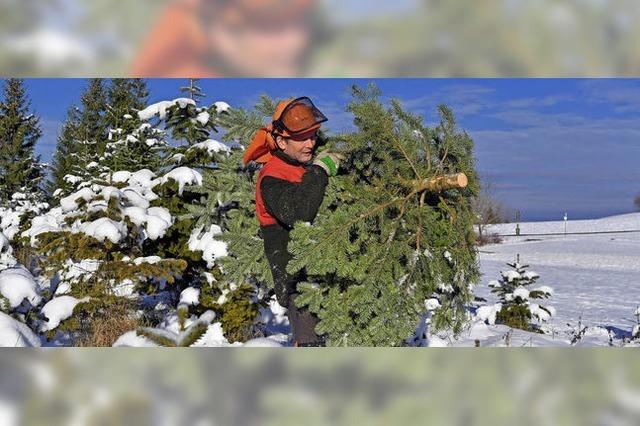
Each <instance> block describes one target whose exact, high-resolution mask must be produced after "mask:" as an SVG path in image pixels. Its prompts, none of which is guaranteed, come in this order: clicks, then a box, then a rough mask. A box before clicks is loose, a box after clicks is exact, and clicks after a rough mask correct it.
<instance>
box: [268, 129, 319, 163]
mask: <svg viewBox="0 0 640 426" xmlns="http://www.w3.org/2000/svg"><path fill="white" fill-rule="evenodd" d="M317 140H318V131H317V130H311V131H309V132H306V133H302V134H300V135H296V136H295V137H292V138H283V137H282V136H278V137H277V139H276V141H277V143H278V147H279V148H280V149H281V150H282V151H283V152H284V153H285V154H287V155H288V156H289V157H290V158H292V159H294V160H296V161H298V162H300V163H308V162H309V161H311V159H312V158H313V149H314V148H315V146H316V142H317Z"/></svg>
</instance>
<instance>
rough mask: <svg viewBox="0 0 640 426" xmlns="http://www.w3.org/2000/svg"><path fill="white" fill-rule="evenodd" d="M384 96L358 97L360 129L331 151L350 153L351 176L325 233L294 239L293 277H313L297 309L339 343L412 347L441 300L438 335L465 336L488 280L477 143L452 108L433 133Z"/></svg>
mask: <svg viewBox="0 0 640 426" xmlns="http://www.w3.org/2000/svg"><path fill="white" fill-rule="evenodd" d="M379 98H380V92H379V91H378V90H377V89H376V88H375V87H374V86H370V87H368V88H367V89H360V88H358V87H354V88H353V100H352V102H351V103H350V104H349V106H348V108H347V109H348V111H349V112H351V113H353V115H354V124H355V126H356V128H357V130H356V131H355V132H353V133H349V134H346V135H344V136H343V137H341V138H334V139H331V140H330V141H329V146H328V148H329V149H331V150H333V151H340V152H341V153H343V154H344V156H345V161H344V162H343V164H341V170H342V171H343V172H342V174H339V175H338V176H337V177H334V178H331V179H330V181H329V186H328V187H327V192H326V196H325V200H324V202H323V205H322V207H321V210H320V212H319V213H318V216H317V217H316V220H315V222H314V224H313V226H310V225H309V224H308V223H298V224H297V225H296V227H295V229H294V230H293V231H292V232H291V241H290V243H289V251H290V252H291V254H292V255H293V259H292V260H291V262H290V263H289V266H288V272H289V273H291V274H296V273H301V272H303V273H304V274H303V276H304V275H306V277H307V279H306V280H305V281H304V282H301V283H299V284H298V291H299V293H300V295H299V296H298V297H297V299H296V303H297V304H298V305H299V306H308V308H309V310H310V311H312V312H314V313H316V314H317V315H318V317H319V318H320V322H319V324H318V326H317V328H316V330H317V332H318V333H321V334H323V335H324V336H325V338H326V339H327V343H328V344H329V345H348V346H398V345H402V344H403V342H404V341H405V340H406V339H407V338H409V337H410V336H411V335H412V333H413V332H414V330H415V327H416V326H417V325H418V323H419V320H420V318H421V315H422V314H423V313H424V311H425V301H426V300H427V299H430V298H433V297H436V298H437V299H438V300H439V303H440V307H439V308H438V309H437V310H436V311H435V312H434V316H433V325H434V327H435V328H436V329H439V328H445V327H451V328H453V330H454V331H455V332H458V331H459V330H460V327H461V325H462V324H463V323H464V321H465V319H466V313H465V308H464V307H465V304H466V303H467V302H469V301H470V299H471V298H472V293H471V285H472V284H473V283H475V282H476V281H477V278H478V265H477V262H476V252H475V248H474V242H475V237H474V234H473V229H472V225H473V220H474V216H473V213H472V210H471V200H472V198H473V197H474V196H475V195H476V194H477V191H478V179H477V174H476V170H475V164H474V160H473V141H472V140H471V138H470V137H469V136H468V135H467V134H466V133H465V132H461V131H459V130H458V129H457V127H456V123H455V119H454V117H453V113H452V112H451V110H450V109H449V108H448V107H446V106H440V107H439V113H440V123H439V124H438V126H436V127H435V128H428V127H426V126H424V124H423V123H422V120H421V118H419V117H418V116H415V115H413V114H411V113H408V112H406V111H404V110H403V109H402V107H401V106H400V104H399V103H398V102H396V101H394V102H392V105H391V107H390V108H388V109H387V108H385V106H384V105H383V104H382V102H381V101H380V99H379ZM458 173H462V174H464V177H466V178H467V179H464V178H463V177H460V176H459V175H456V174H458ZM445 175H455V176H449V177H446V178H443V177H442V176H445ZM458 178H460V179H461V180H460V181H457V179H458ZM447 180H453V182H449V184H447ZM465 180H466V182H465Z"/></svg>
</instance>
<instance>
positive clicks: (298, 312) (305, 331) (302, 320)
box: [287, 295, 322, 344]
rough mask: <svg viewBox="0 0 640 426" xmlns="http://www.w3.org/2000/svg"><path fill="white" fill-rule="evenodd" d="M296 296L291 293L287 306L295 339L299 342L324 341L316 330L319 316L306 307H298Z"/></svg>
mask: <svg viewBox="0 0 640 426" xmlns="http://www.w3.org/2000/svg"><path fill="white" fill-rule="evenodd" d="M295 296H296V295H291V297H290V298H289V306H288V307H287V315H288V317H289V324H290V325H291V331H292V333H293V341H294V342H297V343H299V344H301V343H302V344H305V343H318V342H320V341H322V338H320V336H318V335H317V334H316V330H315V328H316V325H318V322H319V319H318V317H317V316H315V315H314V314H312V313H311V312H309V310H308V309H307V308H306V307H304V308H299V307H297V306H296V304H295V302H294V300H295Z"/></svg>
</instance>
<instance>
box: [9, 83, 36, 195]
mask: <svg viewBox="0 0 640 426" xmlns="http://www.w3.org/2000/svg"><path fill="white" fill-rule="evenodd" d="M41 135H42V131H41V129H40V123H39V119H38V117H37V116H36V115H35V114H34V113H33V112H32V111H31V102H30V100H29V98H28V95H27V93H26V88H25V86H24V81H23V80H21V79H17V78H10V79H7V80H5V81H4V84H3V91H2V98H1V99H0V205H5V206H7V205H8V203H9V202H10V200H11V199H12V196H13V194H14V193H19V194H22V195H23V196H24V197H33V196H38V195H39V193H40V192H41V188H40V184H41V180H42V177H43V168H44V167H43V165H42V164H40V160H39V157H38V156H37V155H36V154H35V152H34V148H35V145H36V143H37V141H38V139H39V138H40V136H41Z"/></svg>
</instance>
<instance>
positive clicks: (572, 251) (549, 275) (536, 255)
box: [458, 213, 640, 346]
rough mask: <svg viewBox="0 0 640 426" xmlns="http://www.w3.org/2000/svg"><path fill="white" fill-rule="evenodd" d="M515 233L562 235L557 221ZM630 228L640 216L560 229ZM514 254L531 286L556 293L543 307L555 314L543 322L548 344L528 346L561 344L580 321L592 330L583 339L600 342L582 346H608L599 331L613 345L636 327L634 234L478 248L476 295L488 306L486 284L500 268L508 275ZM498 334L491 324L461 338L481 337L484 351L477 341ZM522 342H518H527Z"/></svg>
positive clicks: (506, 229) (506, 228)
mask: <svg viewBox="0 0 640 426" xmlns="http://www.w3.org/2000/svg"><path fill="white" fill-rule="evenodd" d="M520 230H521V234H533V233H535V234H540V233H563V232H564V223H563V221H558V222H532V223H522V224H520ZM630 230H640V213H632V214H625V215H619V216H612V217H608V218H603V219H597V220H581V221H569V222H568V223H567V232H568V233H571V232H597V231H630ZM514 231H515V224H504V225H496V226H494V227H492V228H491V229H490V230H489V232H496V233H499V234H513V233H514ZM517 254H520V261H521V262H522V263H525V264H528V265H530V267H529V268H528V270H532V271H535V272H537V273H539V274H540V280H539V281H538V283H537V284H540V285H549V286H551V287H552V288H553V289H554V290H555V294H554V296H553V297H551V299H549V305H551V306H554V307H555V308H556V312H557V314H556V316H555V317H554V318H552V319H551V321H550V322H549V329H550V332H551V333H552V336H554V338H553V339H551V340H552V341H549V339H546V340H545V338H547V337H548V336H534V337H535V338H534V339H533V340H534V341H538V343H539V344H540V345H552V344H557V345H564V344H565V343H566V342H565V341H564V340H565V339H564V338H566V336H567V333H569V332H570V331H571V330H575V329H577V327H578V322H579V321H581V322H582V325H583V326H587V327H593V328H591V329H589V330H588V332H587V333H586V336H585V337H588V336H589V335H591V337H593V335H602V336H600V337H603V338H601V339H598V338H596V339H595V340H594V339H591V340H590V339H588V338H585V339H583V341H582V343H583V344H585V345H586V344H587V343H588V342H591V343H593V344H604V343H607V342H606V341H607V339H606V338H605V337H606V336H604V334H606V333H603V330H606V331H608V332H609V334H610V336H611V337H612V338H613V339H614V340H615V341H617V340H619V339H621V338H623V337H625V336H628V335H629V333H630V332H631V329H632V328H633V325H634V324H635V323H636V319H635V316H634V312H635V310H636V308H637V307H638V306H640V232H628V233H609V234H587V235H585V234H583V235H566V236H564V235H553V236H519V237H505V238H504V241H503V242H502V243H501V244H494V245H487V246H484V247H482V248H481V249H480V268H481V272H482V278H481V281H480V283H479V285H478V286H477V287H476V290H475V293H476V295H477V296H480V297H483V298H485V299H487V302H488V303H493V302H495V301H496V299H495V296H494V295H493V294H491V292H490V288H489V287H488V283H489V281H490V280H495V279H499V277H500V271H501V270H508V269H510V268H509V267H508V266H507V265H506V262H513V261H514V260H515V259H516V255H517ZM567 324H569V325H567ZM595 327H598V328H595ZM504 332H505V329H504V328H500V327H498V326H495V327H493V326H492V327H489V328H488V329H484V328H483V327H480V326H478V327H476V328H475V329H472V330H470V331H469V333H468V334H469V336H468V337H475V338H478V339H480V340H481V345H483V346H484V344H483V343H487V344H491V342H490V341H489V340H491V339H493V338H494V337H495V336H496V334H500V333H503V334H504ZM515 334H516V335H519V334H522V333H521V332H517V333H515ZM521 337H522V338H523V339H524V341H526V340H527V339H528V338H531V336H528V337H527V336H521ZM563 337H564V338H563ZM541 338H542V341H540V340H541ZM487 339H489V340H487ZM464 340H465V339H463V342H458V343H460V344H463V343H469V339H466V342H465V341H464ZM485 340H487V341H486V342H485ZM511 343H513V338H512V340H511Z"/></svg>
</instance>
